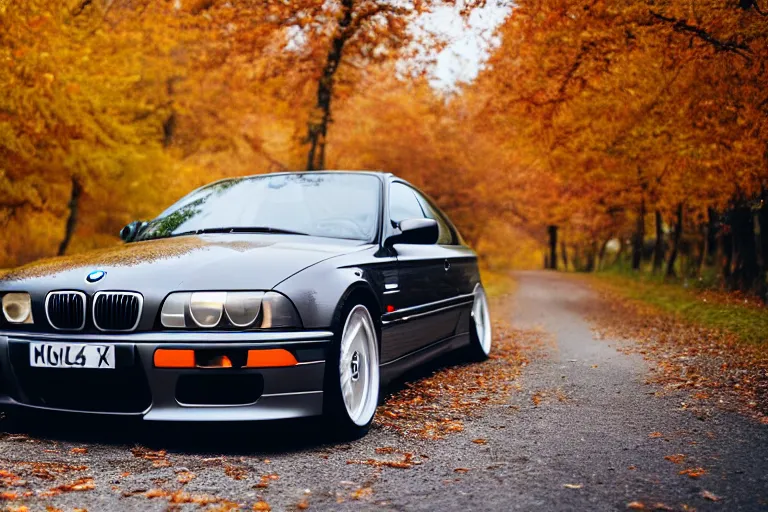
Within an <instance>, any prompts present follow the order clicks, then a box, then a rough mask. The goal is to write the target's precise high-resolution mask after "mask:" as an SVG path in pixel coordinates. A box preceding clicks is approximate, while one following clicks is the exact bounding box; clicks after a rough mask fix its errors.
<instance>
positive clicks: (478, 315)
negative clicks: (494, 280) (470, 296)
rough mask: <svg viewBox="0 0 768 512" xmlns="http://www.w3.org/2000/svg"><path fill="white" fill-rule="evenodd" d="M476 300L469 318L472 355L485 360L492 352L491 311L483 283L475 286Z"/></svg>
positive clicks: (473, 357) (474, 357)
mask: <svg viewBox="0 0 768 512" xmlns="http://www.w3.org/2000/svg"><path fill="white" fill-rule="evenodd" d="M474 296H475V300H474V302H473V303H472V314H471V316H470V319H469V337H470V346H469V351H470V356H471V358H472V359H475V360H477V361H485V360H486V359H488V355H489V354H490V353H491V341H492V339H493V333H492V332H491V313H490V310H489V309H488V298H487V297H486V296H485V290H484V289H483V286H482V285H481V284H478V285H477V286H475V291H474Z"/></svg>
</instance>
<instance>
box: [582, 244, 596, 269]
mask: <svg viewBox="0 0 768 512" xmlns="http://www.w3.org/2000/svg"><path fill="white" fill-rule="evenodd" d="M595 258H597V242H592V243H590V244H589V249H588V252H587V266H586V267H585V268H584V270H585V271H586V272H594V271H595Z"/></svg>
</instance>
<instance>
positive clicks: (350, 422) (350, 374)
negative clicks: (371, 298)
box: [324, 304, 379, 439]
mask: <svg viewBox="0 0 768 512" xmlns="http://www.w3.org/2000/svg"><path fill="white" fill-rule="evenodd" d="M342 318H345V321H344V326H343V328H342V330H341V333H340V335H339V336H338V339H337V340H335V342H334V344H333V347H332V348H331V350H330V353H329V356H328V359H327V362H326V386H325V397H324V401H325V410H324V415H325V417H326V420H327V422H328V423H330V425H331V427H332V428H333V432H334V434H335V435H336V436H339V437H342V438H346V439H356V438H359V437H362V436H363V435H365V434H366V433H367V432H368V430H369V429H370V426H371V422H372V421H373V417H374V415H375V414H376V407H377V405H378V402H379V342H378V336H377V333H376V327H375V325H374V323H373V320H372V319H371V314H370V313H369V312H368V309H367V308H366V307H365V306H364V305H362V304H355V305H353V306H351V307H348V308H345V311H344V314H343V315H342Z"/></svg>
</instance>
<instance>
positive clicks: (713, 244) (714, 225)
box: [705, 208, 718, 265]
mask: <svg viewBox="0 0 768 512" xmlns="http://www.w3.org/2000/svg"><path fill="white" fill-rule="evenodd" d="M707 216H708V218H707V259H706V261H705V265H714V264H715V261H716V260H717V232H718V215H717V212H716V211H715V210H714V208H707Z"/></svg>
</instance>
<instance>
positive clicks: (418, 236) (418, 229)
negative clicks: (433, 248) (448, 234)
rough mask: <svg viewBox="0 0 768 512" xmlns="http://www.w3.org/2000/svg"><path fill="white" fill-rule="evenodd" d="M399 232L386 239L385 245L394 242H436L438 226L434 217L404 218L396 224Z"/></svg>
mask: <svg viewBox="0 0 768 512" xmlns="http://www.w3.org/2000/svg"><path fill="white" fill-rule="evenodd" d="M398 227H399V228H400V233H399V234H397V235H393V236H391V237H389V238H387V240H386V245H388V246H390V247H391V246H393V245H395V244H419V245H432V244H434V243H437V239H438V238H439V236H440V228H438V226H437V221H436V220H434V219H406V220H403V221H401V222H400V224H399V225H398Z"/></svg>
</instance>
